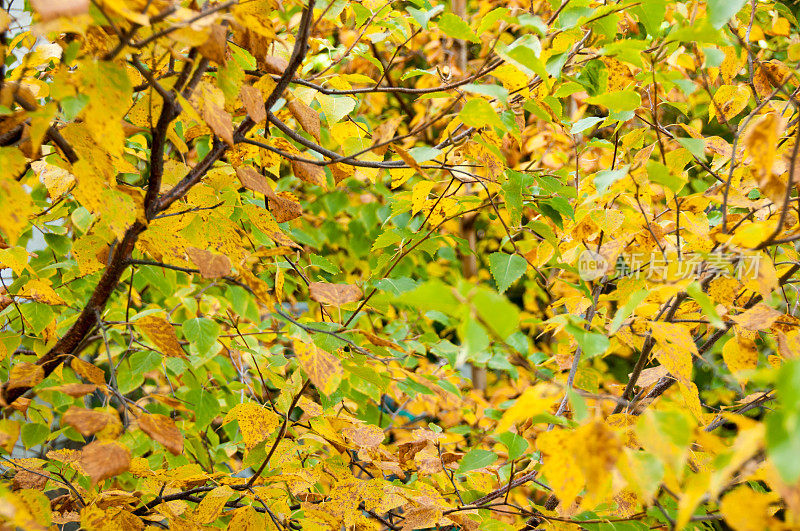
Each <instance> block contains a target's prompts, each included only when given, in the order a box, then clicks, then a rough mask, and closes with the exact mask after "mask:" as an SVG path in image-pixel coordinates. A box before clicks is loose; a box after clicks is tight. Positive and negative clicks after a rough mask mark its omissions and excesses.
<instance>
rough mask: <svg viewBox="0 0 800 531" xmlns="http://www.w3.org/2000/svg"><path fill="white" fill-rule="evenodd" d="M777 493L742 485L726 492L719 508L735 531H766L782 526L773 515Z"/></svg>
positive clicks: (726, 521)
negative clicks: (772, 506)
mask: <svg viewBox="0 0 800 531" xmlns="http://www.w3.org/2000/svg"><path fill="white" fill-rule="evenodd" d="M775 498H776V495H775V493H771V492H756V491H754V490H752V489H750V488H749V487H747V486H744V485H742V486H740V487H737V488H735V489H733V490H732V491H730V492H728V493H727V494H725V496H723V497H722V501H721V502H720V504H719V510H720V512H721V513H722V516H724V517H725V523H727V524H728V525H729V526H731V527H732V528H733V529H734V530H735V531H764V530H765V529H777V528H780V527H781V526H780V524H779V523H778V522H777V521H776V520H775V519H774V518H773V517H772V514H773V513H774V509H772V508H771V505H772V504H773V503H774V502H775V501H776V499H775Z"/></svg>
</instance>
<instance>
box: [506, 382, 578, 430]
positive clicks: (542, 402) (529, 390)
mask: <svg viewBox="0 0 800 531" xmlns="http://www.w3.org/2000/svg"><path fill="white" fill-rule="evenodd" d="M561 394H562V392H561V390H560V388H559V387H558V386H556V385H552V384H548V383H539V384H536V385H534V386H533V387H526V388H525V390H524V391H523V392H522V394H521V395H520V396H519V398H517V400H516V401H515V402H514V404H513V405H512V406H511V407H509V408H508V409H506V410H505V412H504V413H503V416H502V417H501V418H500V422H498V423H497V427H496V428H495V433H504V432H506V431H507V430H508V429H509V428H510V427H511V426H513V425H514V424H516V423H517V422H519V421H521V420H527V419H529V418H530V417H532V416H534V415H539V414H541V413H549V412H550V410H551V409H552V407H553V405H554V404H555V402H556V401H557V400H558V399H559V397H560V396H561Z"/></svg>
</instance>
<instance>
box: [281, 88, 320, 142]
mask: <svg viewBox="0 0 800 531" xmlns="http://www.w3.org/2000/svg"><path fill="white" fill-rule="evenodd" d="M289 111H290V112H291V113H292V116H294V119H295V120H297V123H299V124H300V126H301V127H302V128H303V129H304V130H305V132H306V133H308V134H309V135H311V136H313V137H314V139H315V140H316V141H317V142H319V139H320V136H319V130H320V121H319V113H318V112H317V111H315V110H314V109H312V108H311V107H309V106H308V105H306V104H305V103H303V102H302V101H300V100H297V99H295V100H292V101H290V102H289Z"/></svg>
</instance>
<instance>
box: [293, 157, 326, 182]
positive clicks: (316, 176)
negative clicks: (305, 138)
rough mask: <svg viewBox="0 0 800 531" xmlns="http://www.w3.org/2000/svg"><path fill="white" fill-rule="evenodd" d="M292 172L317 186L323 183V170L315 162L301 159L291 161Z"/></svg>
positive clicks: (302, 179)
mask: <svg viewBox="0 0 800 531" xmlns="http://www.w3.org/2000/svg"><path fill="white" fill-rule="evenodd" d="M292 172H293V173H294V175H295V177H297V178H298V179H300V180H301V181H305V182H307V183H310V184H316V185H319V186H324V185H325V170H323V169H322V167H320V166H317V165H316V164H311V163H310V162H303V161H301V160H293V161H292Z"/></svg>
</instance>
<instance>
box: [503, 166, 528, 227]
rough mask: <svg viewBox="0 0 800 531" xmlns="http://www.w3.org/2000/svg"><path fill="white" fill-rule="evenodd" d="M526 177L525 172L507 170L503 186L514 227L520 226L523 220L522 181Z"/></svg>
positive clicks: (504, 196)
mask: <svg viewBox="0 0 800 531" xmlns="http://www.w3.org/2000/svg"><path fill="white" fill-rule="evenodd" d="M524 178H525V174H523V173H520V172H517V171H514V170H507V171H506V182H504V183H503V185H502V186H501V189H502V191H503V199H505V201H506V209H507V210H508V220H509V222H510V223H511V225H512V226H514V227H517V226H519V224H520V223H521V222H522V183H523V179H524Z"/></svg>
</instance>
